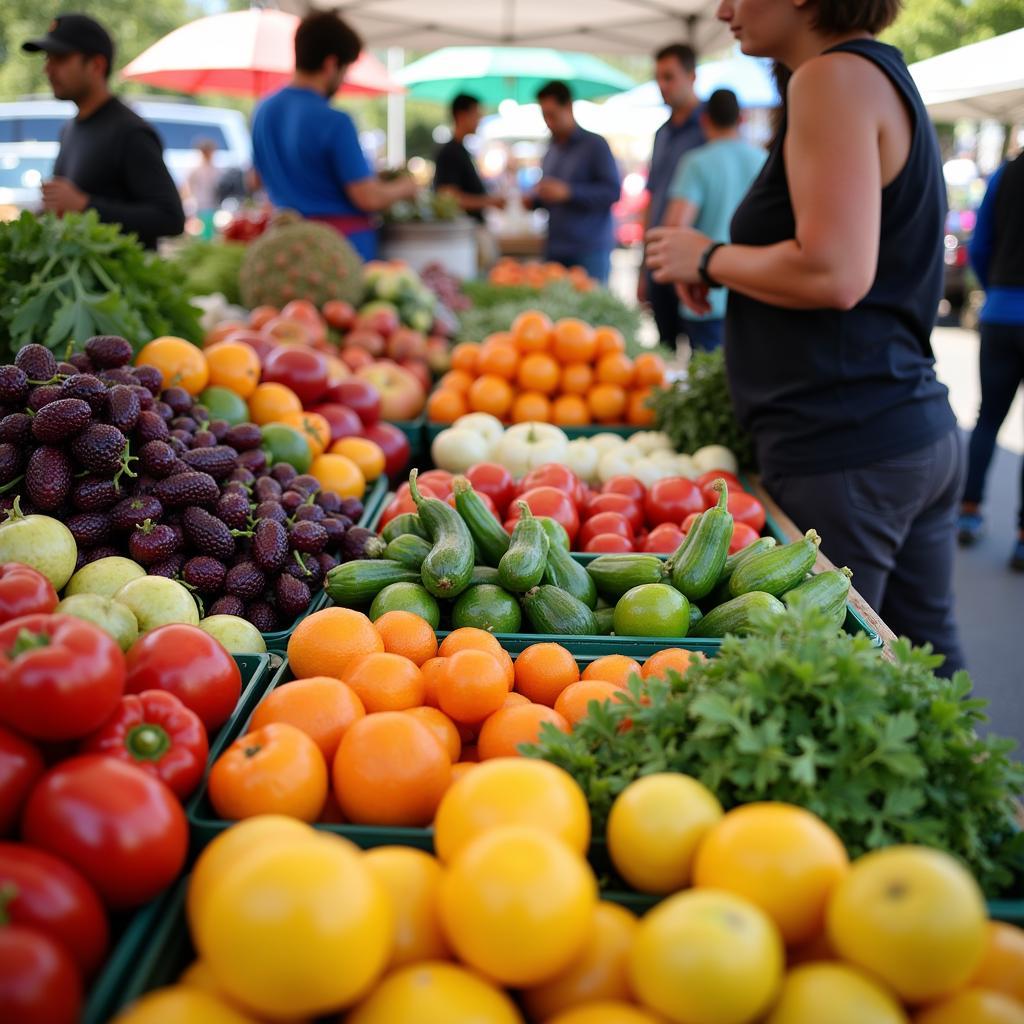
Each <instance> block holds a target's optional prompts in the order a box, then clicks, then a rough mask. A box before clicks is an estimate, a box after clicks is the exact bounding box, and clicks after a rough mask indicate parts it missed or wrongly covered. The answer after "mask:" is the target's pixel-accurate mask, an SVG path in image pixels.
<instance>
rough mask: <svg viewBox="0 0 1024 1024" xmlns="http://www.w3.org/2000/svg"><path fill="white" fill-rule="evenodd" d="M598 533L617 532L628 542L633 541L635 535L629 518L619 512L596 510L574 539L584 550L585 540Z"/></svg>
mask: <svg viewBox="0 0 1024 1024" xmlns="http://www.w3.org/2000/svg"><path fill="white" fill-rule="evenodd" d="M599 533H617V534H618V535H619V536H620V537H625V538H626V539H627V540H628V541H629V542H630V544H632V543H633V537H634V536H635V534H634V532H633V527H632V525H631V524H630V522H629V520H628V519H627V518H626V517H625V516H624V515H622V514H621V513H620V512H598V513H597V515H596V516H591V517H590V518H589V519H588V520H587V521H586V522H585V523H584V524H583V525H582V526H581V527H580V532H579V535H578V537H577V538H576V541H577V543H578V544H582V545H583V546H584V550H586V545H587V542H588V541H590V540H591V538H593V537H596V536H597V535H598V534H599Z"/></svg>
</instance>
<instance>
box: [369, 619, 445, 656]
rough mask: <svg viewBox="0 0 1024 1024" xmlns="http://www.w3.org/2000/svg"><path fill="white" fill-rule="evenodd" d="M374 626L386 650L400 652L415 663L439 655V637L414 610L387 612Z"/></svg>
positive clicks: (393, 652) (391, 652)
mask: <svg viewBox="0 0 1024 1024" xmlns="http://www.w3.org/2000/svg"><path fill="white" fill-rule="evenodd" d="M373 628H374V629H375V630H377V632H378V633H380V638H381V640H383V641H384V650H385V651H387V652H388V653H389V654H400V655H401V656H402V657H403V658H408V659H409V660H410V661H411V662H412V663H413V664H414V665H423V664H424V662H427V661H430V660H431V659H432V658H434V657H436V656H437V637H436V636H435V635H434V630H433V627H432V626H431V625H430V623H429V622H427V620H426V619H422V618H420V616H419V615H414V614H413V613H412V612H403V611H397V610H396V611H392V612H385V613H384V614H383V615H382V616H381V617H380V618H379V619H377V620H376V621H375V622H374V624H373Z"/></svg>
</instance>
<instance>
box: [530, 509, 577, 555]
mask: <svg viewBox="0 0 1024 1024" xmlns="http://www.w3.org/2000/svg"><path fill="white" fill-rule="evenodd" d="M536 518H537V519H539V520H540V524H541V526H543V527H544V532H545V533H546V534H547V535H548V543H549V544H550V545H551V547H560V548H564V549H565V550H566V551H568V550H569V548H570V546H571V545H570V544H569V534H567V533H566V532H565V527H564V526H563V525H562V524H561V523H560V522H559V521H558V520H557V519H552V518H551V516H537V517H536Z"/></svg>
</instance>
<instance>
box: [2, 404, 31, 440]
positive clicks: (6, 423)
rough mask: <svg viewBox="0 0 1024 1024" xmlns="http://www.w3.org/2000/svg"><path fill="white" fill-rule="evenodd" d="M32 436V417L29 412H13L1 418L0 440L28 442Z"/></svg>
mask: <svg viewBox="0 0 1024 1024" xmlns="http://www.w3.org/2000/svg"><path fill="white" fill-rule="evenodd" d="M31 436H32V417H31V416H29V414H28V413H27V412H12V413H10V414H9V415H7V416H5V417H4V418H3V419H2V420H0V441H3V442H6V443H8V444H27V443H28V439H29V438H30V437H31Z"/></svg>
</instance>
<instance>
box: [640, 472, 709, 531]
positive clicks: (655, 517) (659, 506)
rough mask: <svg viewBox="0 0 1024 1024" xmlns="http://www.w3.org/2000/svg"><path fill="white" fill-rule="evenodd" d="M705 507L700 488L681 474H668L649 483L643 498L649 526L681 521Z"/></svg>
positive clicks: (705, 503)
mask: <svg viewBox="0 0 1024 1024" xmlns="http://www.w3.org/2000/svg"><path fill="white" fill-rule="evenodd" d="M706 507H707V502H705V500H704V495H703V494H701V492H700V488H699V487H698V486H697V485H696V484H695V483H694V482H693V481H692V480H687V479H686V477H683V476H669V477H665V479H664V480H658V481H657V482H656V483H654V484H652V485H651V489H650V490H649V491H648V492H647V497H646V498H645V499H644V511H645V512H646V513H647V522H648V525H650V526H657V525H658V524H659V523H681V522H682V521H683V520H684V519H685V518H686V517H687V516H688V515H689V514H690V513H691V512H703V511H704V509H705V508H706Z"/></svg>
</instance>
